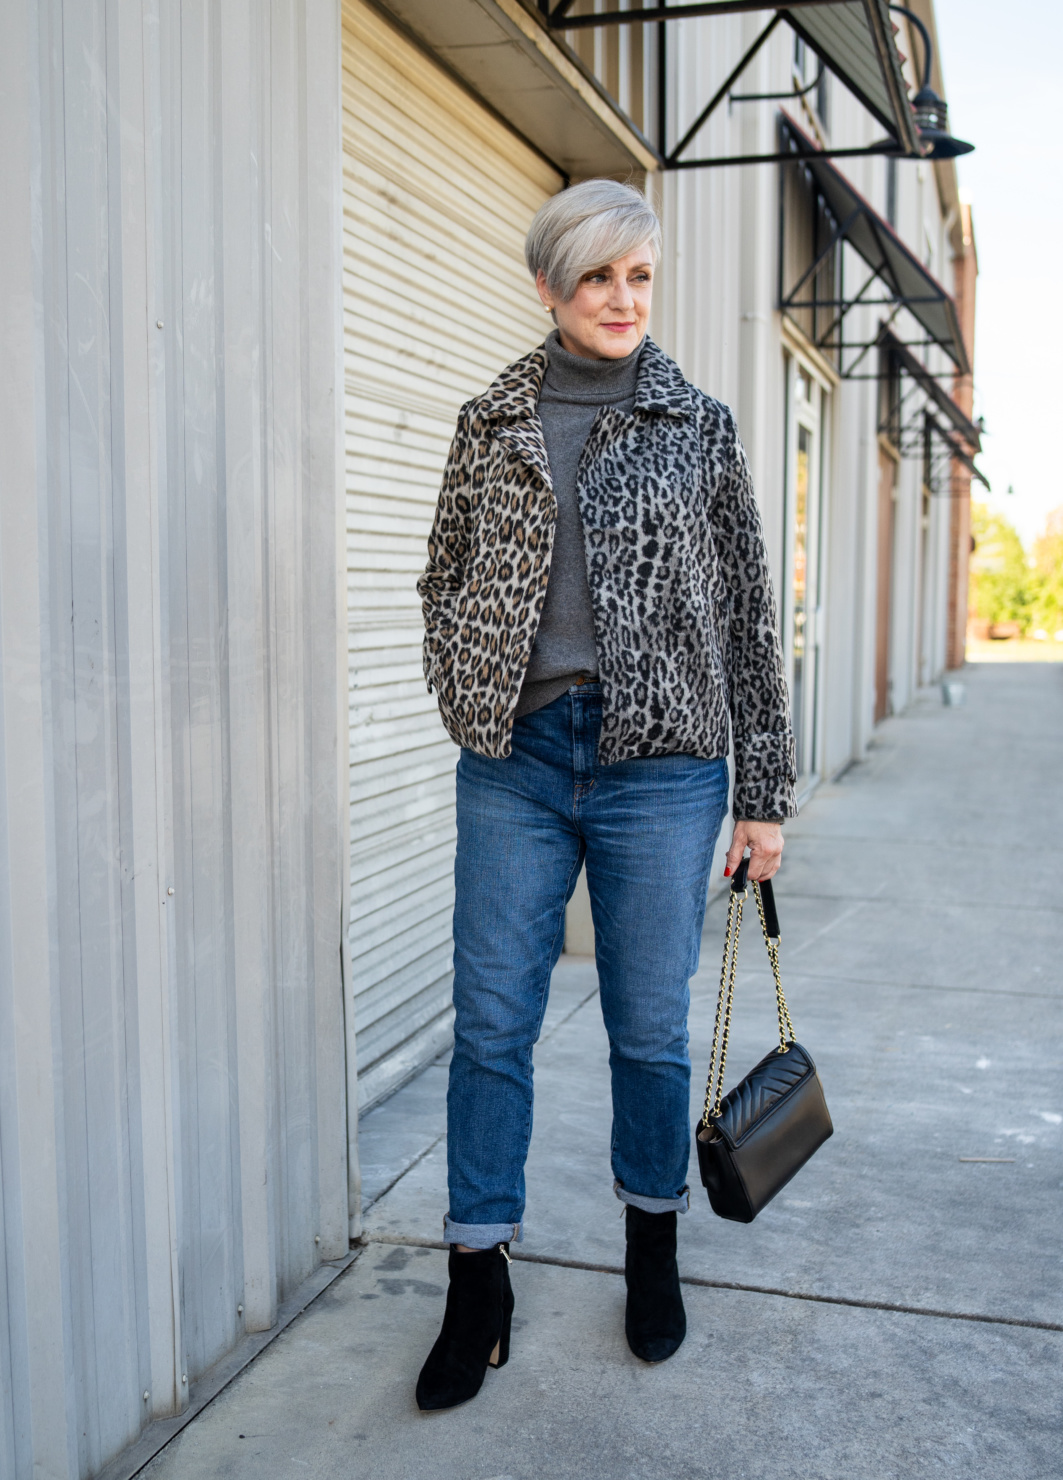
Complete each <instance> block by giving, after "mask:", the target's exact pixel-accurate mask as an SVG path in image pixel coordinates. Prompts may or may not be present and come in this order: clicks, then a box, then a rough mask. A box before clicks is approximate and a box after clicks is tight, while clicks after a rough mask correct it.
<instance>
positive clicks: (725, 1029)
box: [702, 883, 794, 1125]
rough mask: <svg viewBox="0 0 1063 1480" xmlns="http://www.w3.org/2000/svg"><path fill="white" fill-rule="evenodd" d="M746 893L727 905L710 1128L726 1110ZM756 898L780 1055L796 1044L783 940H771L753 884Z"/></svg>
mask: <svg viewBox="0 0 1063 1480" xmlns="http://www.w3.org/2000/svg"><path fill="white" fill-rule="evenodd" d="M747 893H748V891H746V890H743V891H742V893H741V894H735V893H734V892H733V891H732V893H731V896H730V900H729V902H728V906H727V933H726V935H725V936H724V943H723V966H722V967H721V970H720V995H719V997H718V998H717V1001H716V1022H715V1025H714V1027H713V1030H712V1054H711V1056H710V1058H709V1078H708V1082H707V1084H706V1086H705V1108H704V1110H703V1111H702V1123H703V1124H704V1125H708V1124H709V1123H710V1120H711V1119H712V1118H715V1117H716V1116H718V1115H719V1114H720V1112H721V1110H722V1108H723V1076H724V1070H725V1069H726V1067H727V1045H728V1042H729V1041H730V1037H731V1009H732V1007H733V1005H734V992H735V972H736V971H737V969H738V938H739V936H740V935H741V933H742V907H743V905H744V904H745V901H746V898H747ZM753 897H754V899H755V900H756V901H757V913H758V914H759V916H760V925H761V929H762V930H763V931H764V944H765V946H766V947H767V950H768V960H769V961H770V962H771V974H772V976H773V977H774V979H775V1003H776V1007H777V1008H778V1013H779V1052H780V1053H786V1051H787V1049H788V1047H789V1045H790V1044H791V1043H793V1042H794V1025H793V1023H792V1022H791V1021H790V1011H789V1008H788V1007H787V1006H786V996H785V994H784V992H783V988H782V976H781V974H780V972H779V944H780V941H779V940H778V939H776V940H772V938H771V937H770V936H769V934H768V922H767V919H766V918H765V915H764V901H763V900H762V899H761V897H760V885H759V884H757V883H754V884H753ZM717 1058H718V1060H719V1062H718V1063H717Z"/></svg>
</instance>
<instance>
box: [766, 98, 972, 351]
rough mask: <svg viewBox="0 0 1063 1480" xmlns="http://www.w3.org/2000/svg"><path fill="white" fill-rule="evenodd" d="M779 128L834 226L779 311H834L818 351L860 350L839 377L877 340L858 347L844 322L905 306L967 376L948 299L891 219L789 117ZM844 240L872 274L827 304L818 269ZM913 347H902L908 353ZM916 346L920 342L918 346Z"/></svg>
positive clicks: (952, 304) (956, 322)
mask: <svg viewBox="0 0 1063 1480" xmlns="http://www.w3.org/2000/svg"><path fill="white" fill-rule="evenodd" d="M780 131H781V134H782V137H783V140H784V143H785V144H786V145H787V146H788V148H789V153H788V154H787V158H788V159H790V160H791V161H792V162H793V164H794V165H795V167H799V168H801V169H803V170H805V171H807V174H808V176H809V178H810V179H811V180H812V182H813V184H814V186H815V189H816V192H817V194H818V195H819V196H820V198H821V199H822V201H823V203H824V205H825V207H826V209H827V212H828V213H829V216H830V218H831V219H832V220H833V222H834V223H835V225H834V230H833V232H832V234H831V236H830V238H829V240H828V241H827V243H826V245H825V246H824V247H823V249H822V251H821V252H820V254H819V256H818V257H817V258H816V260H815V261H814V262H813V263H812V264H811V266H810V267H808V268H807V270H806V271H805V272H804V273H802V275H801V277H800V278H799V279H798V281H797V282H796V283H795V284H793V285H792V286H791V287H790V288H789V290H788V291H786V290H785V284H784V285H783V291H781V292H780V305H779V306H780V307H781V308H782V309H783V311H784V312H785V311H786V310H787V309H792V310H798V309H812V310H814V311H819V310H822V309H825V308H828V309H829V308H833V309H834V310H835V312H834V314H833V316H832V317H831V319H830V322H829V325H828V328H827V329H826V330H825V331H824V333H823V334H821V335H819V336H818V337H817V340H816V347H817V348H818V349H821V350H829V351H835V352H837V353H838V355H839V360H841V359H842V358H843V356H844V352H845V350H847V349H856V350H859V351H860V354H859V355H858V357H857V358H856V359H855V360H854V361H853V362H852V363H851V364H850V365H849V366H848V369H846V367H845V366H844V365H843V364H841V363H840V364H839V371H840V373H841V375H842V377H843V378H849V377H850V376H851V375H852V374H853V372H854V371H855V369H856V366H857V364H859V362H860V361H861V360H862V359H863V358H864V355H866V354H867V352H868V351H869V350H870V349H872V348H873V347H874V345H875V344H877V343H878V339H877V337H876V339H874V340H870V341H868V342H866V343H863V344H859V343H853V342H852V341H847V340H845V338H844V333H843V330H844V321H845V317H846V315H847V314H848V313H849V312H850V310H851V309H853V308H855V307H856V306H857V305H858V304H859V305H862V306H867V305H869V304H878V305H880V306H888V307H890V308H892V313H891V315H890V320H889V321H888V322H892V320H893V319H895V318H896V317H897V315H898V314H899V313H900V311H901V310H902V309H907V311H908V312H909V313H910V314H911V315H912V317H913V318H914V319H915V320H916V321H917V322H918V323H919V324H920V326H921V327H922V328H923V330H924V331H925V332H926V334H927V335H928V336H929V338H928V341H927V343H929V344H934V345H937V346H938V347H939V348H941V349H943V350H944V351H945V353H946V354H947V355H948V357H949V358H950V360H952V362H953V364H954V365H955V366H956V369H957V371H958V372H959V373H960V374H961V375H968V374H970V370H971V365H970V361H969V360H968V358H967V350H966V347H965V346H964V342H963V334H962V332H961V330H960V321H959V317H958V315H957V312H956V304H955V302H954V301H953V298H952V296H951V294H949V293H948V292H947V291H946V290H945V288H943V287H942V285H941V284H940V283H939V282H938V280H937V278H936V277H934V275H933V274H932V273H931V272H930V271H929V270H928V269H927V268H925V267H924V266H923V264H922V263H921V262H920V261H919V259H918V257H916V255H915V253H914V252H912V251H911V249H910V248H909V247H907V246H905V244H904V242H903V241H901V239H900V237H899V236H898V235H897V233H896V232H895V231H894V230H893V228H892V226H890V224H889V222H888V221H886V220H885V219H884V218H883V217H882V216H880V215H879V213H878V212H877V211H876V210H875V208H874V206H872V205H871V204H870V202H869V201H867V200H865V199H864V197H863V196H862V195H861V194H860V192H859V191H858V190H856V189H855V188H854V186H853V185H851V184H850V182H849V181H848V180H847V179H846V178H845V176H844V175H843V174H842V173H841V172H840V171H839V170H837V169H835V167H834V165H832V164H831V162H830V160H829V159H827V158H825V157H824V155H823V153H822V151H821V150H820V149H818V148H817V146H816V144H815V142H814V141H813V140H812V139H811V138H810V137H809V136H808V134H806V133H805V131H804V130H803V129H802V128H801V127H800V126H799V125H798V124H797V123H795V122H794V120H793V119H792V118H790V117H789V115H788V114H785V113H784V114H783V115H782V122H781V126H780ZM843 243H847V244H848V245H849V246H850V247H852V248H853V250H854V251H855V252H856V253H857V254H858V255H859V256H860V257H861V258H863V260H864V262H865V263H866V264H867V266H868V267H869V268H870V270H871V275H870V277H869V278H868V279H867V280H866V282H865V283H864V284H863V285H862V287H861V288H860V289H859V290H858V291H857V292H854V293H852V294H845V293H844V292H840V293H839V296H838V297H836V298H827V299H825V298H823V297H822V296H816V295H817V294H818V283H819V276H820V272H819V270H820V268H822V267H823V265H824V263H826V262H827V261H829V260H830V258H831V255H832V254H833V253H834V252H835V250H836V249H837V248H838V247H839V246H841V245H842V244H843ZM839 277H840V275H839ZM874 283H878V284H880V285H881V286H882V287H883V288H885V289H886V291H887V293H888V297H886V298H868V297H867V296H866V295H867V292H868V290H869V289H870V288H871V287H872V284H874ZM809 289H811V292H812V294H813V296H812V297H808V296H806V297H804V298H802V297H801V296H800V295H801V294H802V292H804V291H807V290H809ZM911 347H912V346H910V345H909V346H906V348H909V349H910V348H911ZM915 347H923V345H922V343H920V344H919V345H917V346H915ZM925 373H927V374H929V372H925Z"/></svg>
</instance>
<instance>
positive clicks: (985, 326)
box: [935, 0, 1063, 545]
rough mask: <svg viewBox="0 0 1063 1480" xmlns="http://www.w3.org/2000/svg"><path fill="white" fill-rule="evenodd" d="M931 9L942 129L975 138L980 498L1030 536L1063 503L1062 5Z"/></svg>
mask: <svg viewBox="0 0 1063 1480" xmlns="http://www.w3.org/2000/svg"><path fill="white" fill-rule="evenodd" d="M935 10H936V14H937V27H938V40H939V43H940V46H941V53H942V55H941V61H942V67H943V73H944V81H945V98H946V101H947V102H948V105H949V127H950V128H951V130H952V132H953V134H955V135H956V136H957V137H958V138H961V139H967V140H969V142H971V143H972V144H974V145H975V152H974V153H973V154H968V155H965V156H963V157H962V158H961V159H959V160H957V167H958V171H959V180H960V190H961V193H962V194H963V196H964V198H965V199H969V200H970V202H971V208H972V211H973V215H974V234H975V242H976V245H977V248H978V264H979V269H980V271H979V278H978V298H977V319H976V329H975V334H976V342H975V403H974V410H975V415H976V416H978V415H982V416H984V417H985V422H986V433H987V434H986V436H985V437H984V438H983V447H984V452H983V454H982V456H981V457H980V459H979V465H980V466H981V468H982V470H983V472H984V473H985V474H986V476H987V477H988V479H989V481H990V483H991V484H992V485H993V497H992V499H991V500H990V502H991V504H992V505H993V506H994V507H995V508H999V509H1000V510H1001V512H1003V513H1005V514H1007V516H1008V517H1009V518H1010V519H1011V521H1012V523H1013V524H1015V525H1016V527H1017V528H1018V530H1019V533H1020V534H1021V535H1022V538H1023V540H1024V541H1025V542H1026V543H1027V545H1029V542H1030V541H1031V540H1032V539H1033V538H1034V537H1035V536H1036V535H1037V534H1038V533H1039V532H1040V530H1041V528H1042V526H1043V524H1044V519H1045V515H1046V514H1047V513H1048V512H1049V510H1050V509H1056V508H1059V507H1060V506H1061V505H1063V450H1061V448H1060V445H1059V443H1058V442H1057V440H1056V430H1057V428H1058V427H1059V426H1060V425H1061V424H1063V406H1061V400H1063V261H1061V251H1060V249H1061V245H1063V150H1061V148H1060V143H1059V138H1060V132H1059V125H1060V114H1061V111H1063V4H1060V3H1058V0H1010V3H1009V4H1007V5H1001V4H999V3H991V0H935ZM1009 486H1010V487H1012V488H1013V489H1014V493H1013V494H1011V495H1010V496H1009V494H1008V493H1007V489H1008V487H1009ZM977 491H978V490H977V485H976V489H975V492H976V495H977Z"/></svg>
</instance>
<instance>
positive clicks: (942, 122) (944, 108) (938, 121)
mask: <svg viewBox="0 0 1063 1480" xmlns="http://www.w3.org/2000/svg"><path fill="white" fill-rule="evenodd" d="M890 9H891V10H895V11H896V12H897V13H898V15H903V16H905V17H906V18H907V19H908V20H910V21H911V23H912V25H913V26H914V27H915V28H916V30H917V31H918V32H919V34H920V36H921V37H922V38H923V85H922V87H921V88H920V89H919V91H918V92H917V93H916V95H915V97H914V98H913V99H912V111H913V113H914V114H915V126H916V128H917V129H918V130H919V137H920V138H921V139H922V141H923V143H924V145H925V146H926V147H925V148H924V150H923V158H924V159H955V158H956V156H957V154H970V152H971V150H972V149H973V148H974V145H973V144H967V143H965V142H964V141H963V139H954V138H953V137H952V135H951V134H950V133H949V108H948V104H947V103H946V102H945V99H944V98H941V97H939V96H938V95H937V93H936V92H935V91H934V89H933V88H932V87H931V86H930V67H931V64H932V62H933V59H934V53H933V49H932V47H931V45H930V32H929V31H928V30H927V28H926V26H924V24H923V22H922V21H921V20H920V19H919V17H918V16H917V15H916V14H915V13H914V11H911V10H908V9H907V7H906V6H904V5H891V6H890Z"/></svg>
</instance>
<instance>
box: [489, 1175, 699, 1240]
mask: <svg viewBox="0 0 1063 1480" xmlns="http://www.w3.org/2000/svg"><path fill="white" fill-rule="evenodd" d="M613 1191H614V1192H615V1193H616V1195H617V1197H618V1198H619V1199H620V1201H621V1202H626V1203H630V1204H631V1206H632V1207H633V1208H641V1209H642V1211H643V1212H644V1213H688V1212H689V1211H690V1188H689V1187H684V1188H683V1190H682V1192H681V1193H680V1194H679V1196H678V1197H643V1196H642V1194H641V1193H638V1192H628V1190H627V1188H626V1187H622V1186H621V1184H620V1183H619V1182H614V1183H613ZM462 1242H463V1243H464V1239H463V1240H462Z"/></svg>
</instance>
